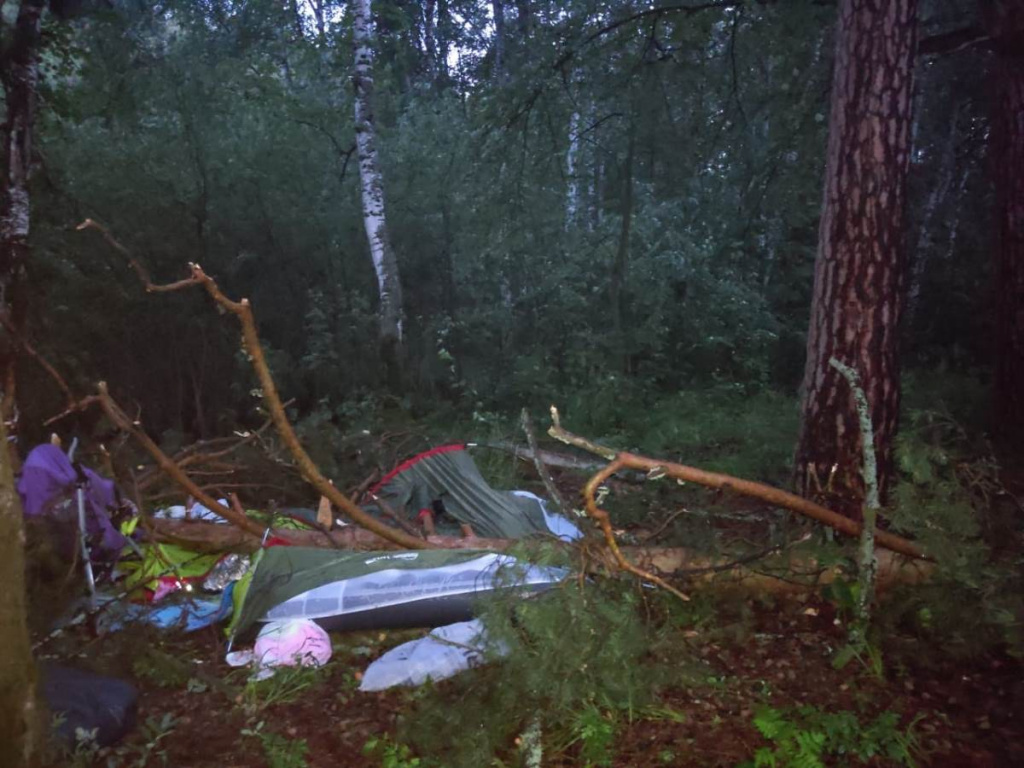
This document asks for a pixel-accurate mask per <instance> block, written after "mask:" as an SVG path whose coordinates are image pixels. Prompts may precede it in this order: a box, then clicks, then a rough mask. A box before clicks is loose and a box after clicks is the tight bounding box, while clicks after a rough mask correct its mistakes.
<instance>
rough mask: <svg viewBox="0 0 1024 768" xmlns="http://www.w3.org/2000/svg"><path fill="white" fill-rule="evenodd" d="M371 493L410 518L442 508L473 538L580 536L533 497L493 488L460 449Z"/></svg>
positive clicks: (417, 461)
mask: <svg viewBox="0 0 1024 768" xmlns="http://www.w3.org/2000/svg"><path fill="white" fill-rule="evenodd" d="M369 493H370V496H371V498H372V497H373V496H377V497H379V498H380V499H382V500H383V501H384V502H385V503H387V505H388V506H389V507H391V509H393V510H395V511H396V512H397V513H399V514H402V513H403V511H404V513H405V514H406V515H408V516H409V517H415V516H416V515H417V514H418V513H419V512H420V511H421V510H424V509H426V510H431V511H433V510H434V509H435V508H436V507H435V503H436V502H440V503H441V504H442V505H443V509H444V512H445V514H447V515H450V516H451V517H452V518H454V519H455V520H457V521H458V522H459V523H465V524H467V525H469V526H470V527H472V529H473V532H474V533H475V534H476V535H477V536H484V537H489V538H499V539H520V538H524V537H526V536H530V535H532V534H537V533H545V534H551V533H555V534H561V535H565V536H566V537H567V538H576V537H578V536H579V535H580V534H579V531H578V530H576V529H575V526H574V525H573V524H572V523H571V522H570V521H569V520H567V519H566V518H564V517H561V516H560V515H552V514H551V513H549V512H547V511H546V510H545V508H544V504H543V501H542V500H541V499H539V498H538V497H536V496H534V495H533V494H527V493H523V492H516V491H496V490H494V489H493V488H491V486H489V485H488V484H487V481H486V480H484V478H483V476H482V475H481V474H480V470H479V469H477V466H476V463H475V462H474V461H473V459H472V457H470V455H469V454H468V453H467V452H466V446H465V445H462V444H455V445H444V446H441V447H439V448H434V449H432V450H429V451H426V452H425V453H421V454H419V455H418V456H414V457H413V458H411V459H409V460H408V461H406V462H404V463H402V464H399V465H398V466H397V467H396V468H395V469H393V470H392V471H391V472H389V473H388V474H387V475H386V476H385V477H384V478H383V479H382V480H381V481H380V482H379V483H377V485H375V486H374V487H373V488H371V489H370V492H369ZM442 520H443V517H442ZM574 534H575V535H574Z"/></svg>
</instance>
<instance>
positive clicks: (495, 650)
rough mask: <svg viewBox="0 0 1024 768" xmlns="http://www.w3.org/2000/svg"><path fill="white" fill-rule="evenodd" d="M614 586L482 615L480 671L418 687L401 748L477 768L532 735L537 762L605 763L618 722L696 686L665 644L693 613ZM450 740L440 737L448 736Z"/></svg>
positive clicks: (493, 608)
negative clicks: (539, 748) (568, 756)
mask: <svg viewBox="0 0 1024 768" xmlns="http://www.w3.org/2000/svg"><path fill="white" fill-rule="evenodd" d="M668 605H669V603H668V601H667V600H666V599H665V598H663V597H662V596H661V595H660V594H656V593H647V591H646V590H643V591H638V590H637V588H636V587H635V585H631V584H627V583H622V582H608V583H604V582H602V583H600V584H594V583H589V582H584V583H582V584H580V583H579V582H576V581H570V582H566V583H565V584H564V585H563V586H562V587H561V588H558V589H554V590H551V591H549V592H547V593H545V594H543V595H541V596H538V597H536V598H533V599H529V600H521V599H520V600H515V599H512V600H507V599H506V600H503V599H496V600H494V601H491V602H490V603H488V604H487V605H486V606H485V607H484V608H483V619H484V622H485V624H486V627H487V632H488V645H489V658H490V659H491V660H494V661H497V660H499V659H500V664H494V665H488V666H485V667H484V668H481V669H479V670H476V671H475V672H473V673H470V674H466V675H462V676H460V677H459V678H456V679H455V680H452V681H450V682H448V683H445V684H443V685H440V686H437V687H433V688H430V689H429V690H428V691H427V692H426V693H425V695H424V696H423V698H421V699H420V700H419V701H418V703H417V706H416V708H415V710H414V711H413V712H412V713H411V715H410V716H409V717H408V718H407V719H406V721H405V722H404V723H403V724H402V726H401V728H400V737H401V741H402V743H408V744H410V745H412V747H413V748H414V749H415V750H416V752H417V753H418V754H421V755H425V756H428V757H431V758H433V757H436V758H438V759H440V760H441V761H442V762H443V764H444V765H446V766H450V768H462V767H463V766H466V767H467V768H468V767H469V766H474V767H476V766H485V765H490V764H492V761H493V759H494V758H495V756H499V755H503V754H505V753H507V752H509V751H510V750H512V749H513V748H514V746H515V745H516V742H517V740H518V741H520V742H521V741H522V738H523V734H524V733H525V732H527V731H528V729H531V728H539V729H540V732H541V734H542V740H543V748H544V750H545V754H548V753H555V754H558V753H562V752H566V751H569V752H572V753H573V754H575V756H576V758H577V760H578V763H579V764H580V765H590V766H602V765H610V764H611V760H612V758H613V756H614V742H615V734H616V733H617V731H618V728H619V726H620V725H621V724H623V723H628V722H632V721H634V720H636V719H642V718H645V717H647V714H646V713H647V712H648V710H647V705H649V704H650V703H651V701H652V700H653V698H654V696H655V695H656V693H657V692H658V691H659V690H660V689H661V688H664V687H668V686H681V685H687V684H689V683H690V682H691V681H693V680H695V679H697V674H696V672H695V669H696V668H697V665H696V664H695V663H692V662H689V661H688V659H687V658H686V657H685V655H682V656H681V654H682V653H683V652H682V651H681V650H680V648H681V647H682V646H680V645H674V644H673V643H672V642H671V641H670V637H671V630H672V628H673V626H678V625H681V624H683V623H689V624H693V623H695V622H697V621H699V617H697V616H695V615H694V611H696V610H699V609H697V608H690V607H686V606H684V607H682V608H680V607H678V606H675V607H673V608H672V609H671V610H672V611H678V612H685V613H686V615H685V616H682V615H678V614H677V615H672V613H671V612H670V610H669V609H668V608H667V606H668ZM452 733H458V734H460V736H459V738H458V739H452V738H451V734H452Z"/></svg>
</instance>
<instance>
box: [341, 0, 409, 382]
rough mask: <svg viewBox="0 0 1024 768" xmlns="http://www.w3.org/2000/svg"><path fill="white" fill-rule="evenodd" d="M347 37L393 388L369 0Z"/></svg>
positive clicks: (396, 366)
mask: <svg viewBox="0 0 1024 768" xmlns="http://www.w3.org/2000/svg"><path fill="white" fill-rule="evenodd" d="M352 8H353V11H354V13H355V16H354V19H353V25H352V39H353V43H354V45H355V76H354V78H353V80H354V84H355V128H356V147H357V152H358V157H359V180H360V184H361V188H362V200H363V223H364V224H365V226H366V238H367V240H368V241H369V243H370V257H371V258H372V260H373V268H374V271H375V272H376V273H377V290H378V295H379V297H380V308H379V322H380V349H381V356H382V358H383V361H384V364H385V366H386V367H387V372H388V379H389V383H390V384H391V385H392V386H393V387H397V386H398V385H399V383H400V377H401V350H402V285H401V282H400V280H399V275H398V260H397V259H396V258H395V252H394V249H393V248H392V247H391V238H390V237H389V236H388V229H387V220H386V218H385V214H384V179H383V176H382V175H381V171H380V162H379V160H378V157H377V137H376V128H375V125H374V117H373V37H372V29H371V24H372V21H371V10H370V0H356V2H354V3H353V4H352Z"/></svg>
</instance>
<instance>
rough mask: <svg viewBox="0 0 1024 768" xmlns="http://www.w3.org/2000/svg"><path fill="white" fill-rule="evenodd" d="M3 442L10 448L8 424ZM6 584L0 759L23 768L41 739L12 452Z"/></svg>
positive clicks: (3, 561)
mask: <svg viewBox="0 0 1024 768" xmlns="http://www.w3.org/2000/svg"><path fill="white" fill-rule="evenodd" d="M0 442H2V443H3V444H5V445H6V443H7V431H6V430H5V429H4V425H3V422H2V421H0ZM0 584H3V588H2V589H0V648H2V649H3V652H2V653H0V756H2V757H3V760H2V762H3V765H5V766H12V768H22V767H23V766H29V765H32V764H33V763H34V760H35V757H36V756H37V755H38V746H39V742H40V733H39V715H38V711H37V709H36V703H35V691H34V689H35V667H34V665H33V663H32V647H31V644H30V640H29V634H28V621H27V613H26V611H27V609H26V605H25V531H24V528H23V520H22V512H21V500H20V499H19V498H18V491H17V489H16V488H15V486H14V470H13V467H12V466H11V455H10V454H9V453H8V452H7V451H6V450H0Z"/></svg>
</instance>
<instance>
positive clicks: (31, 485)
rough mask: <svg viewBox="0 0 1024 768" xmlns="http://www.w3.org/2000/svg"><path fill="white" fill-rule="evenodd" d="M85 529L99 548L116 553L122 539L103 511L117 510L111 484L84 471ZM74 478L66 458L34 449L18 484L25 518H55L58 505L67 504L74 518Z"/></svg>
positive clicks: (43, 448) (45, 447) (47, 448)
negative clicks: (98, 539)
mask: <svg viewBox="0 0 1024 768" xmlns="http://www.w3.org/2000/svg"><path fill="white" fill-rule="evenodd" d="M84 471H85V476H86V479H87V483H86V486H85V525H86V528H87V529H88V532H89V534H90V535H98V536H100V537H101V538H100V547H101V548H103V549H106V550H112V551H119V550H120V549H121V548H122V547H124V546H125V539H124V536H122V535H121V533H120V531H118V530H117V529H116V528H114V526H113V525H112V524H111V522H110V518H109V517H108V515H107V509H108V508H112V507H115V506H117V498H116V494H115V492H114V483H113V482H112V481H110V480H106V479H104V478H102V477H100V476H99V475H97V474H96V473H95V472H93V471H92V470H91V469H85V470H84ZM77 480H78V477H77V475H76V474H75V468H74V467H73V466H71V462H70V461H68V457H67V456H66V455H65V454H64V451H62V450H61V449H60V448H58V447H57V446H55V445H49V444H44V445H37V446H36V447H35V448H33V449H32V452H31V453H29V455H28V458H27V459H25V465H24V466H23V467H22V470H21V478H20V479H19V480H18V493H19V494H21V503H22V506H23V507H24V510H25V514H26V515H27V516H29V517H36V516H39V515H52V514H55V513H56V512H57V511H58V509H59V508H60V507H61V502H62V501H66V500H70V503H71V508H72V509H73V510H74V511H75V514H76V515H77V509H78V508H77V506H75V505H76V501H75V483H76V482H77Z"/></svg>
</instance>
